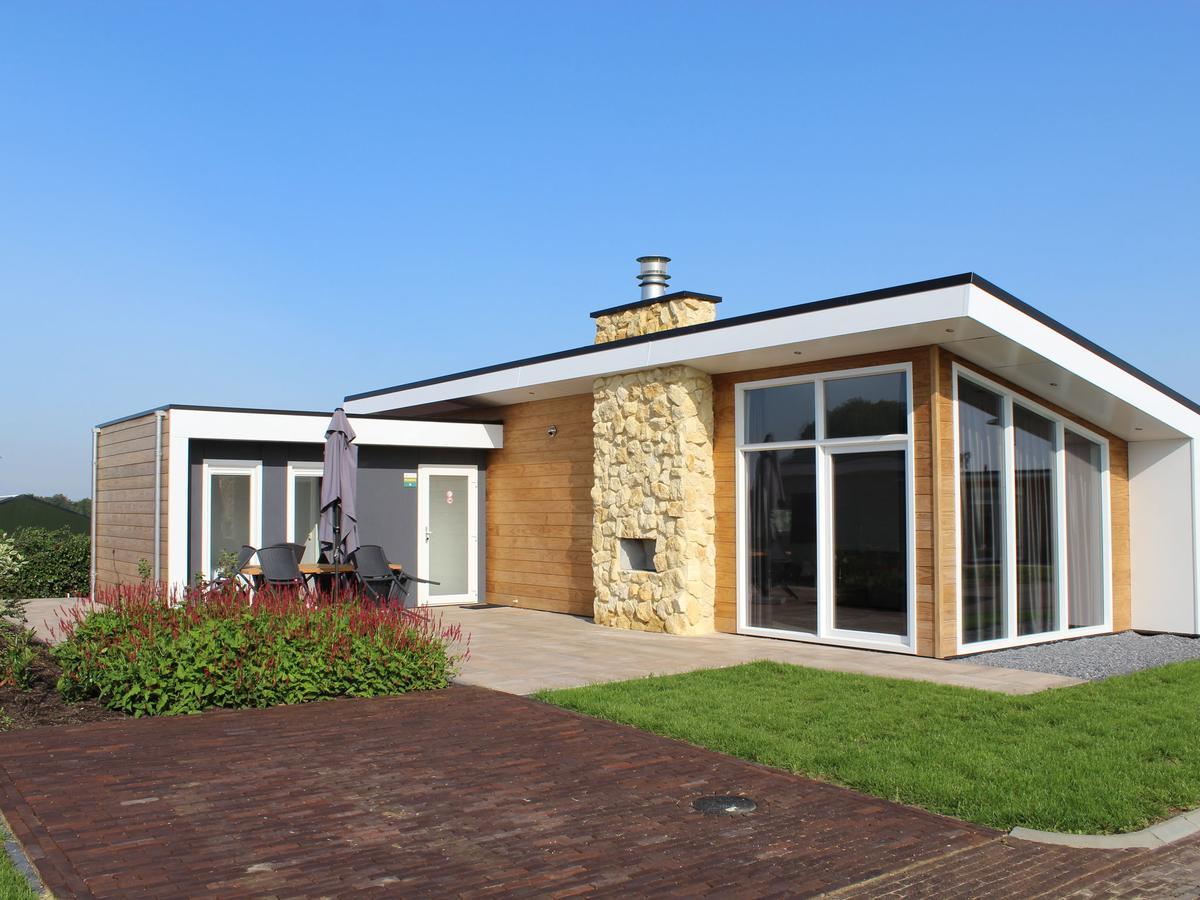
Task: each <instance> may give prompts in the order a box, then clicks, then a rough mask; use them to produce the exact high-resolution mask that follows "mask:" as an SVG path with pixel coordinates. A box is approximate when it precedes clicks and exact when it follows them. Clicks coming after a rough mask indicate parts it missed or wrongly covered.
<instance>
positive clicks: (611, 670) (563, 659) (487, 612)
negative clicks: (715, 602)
mask: <svg viewBox="0 0 1200 900" xmlns="http://www.w3.org/2000/svg"><path fill="white" fill-rule="evenodd" d="M442 615H443V616H444V617H445V621H447V622H456V623H458V624H460V625H462V627H463V630H464V631H466V632H469V633H470V635H471V658H470V659H469V660H468V662H467V664H466V666H465V667H464V669H463V673H462V675H461V677H460V678H459V681H460V682H461V683H463V684H475V685H480V686H483V687H489V688H492V689H494V690H498V691H506V692H508V693H510V694H531V693H533V692H534V691H539V690H544V689H549V688H564V687H577V686H579V685H582V684H595V683H597V682H603V681H622V680H624V679H628V678H640V677H643V676H646V675H667V674H672V673H675V672H689V671H691V670H693V669H706V668H721V667H725V666H736V665H739V664H741V663H746V662H753V661H755V660H760V659H770V660H775V661H776V662H784V663H793V664H795V665H798V666H810V667H812V668H815V669H831V670H834V671H837V672H856V673H859V674H862V675H882V676H886V677H889V678H910V679H913V680H916V681H932V682H935V683H937V684H952V685H957V686H958V687H969V688H980V689H982V690H987V691H999V692H1001V693H1005V694H1032V693H1035V692H1037V691H1043V690H1046V689H1047V688H1055V687H1066V686H1068V685H1072V684H1080V683H1081V682H1080V681H1078V680H1077V679H1074V678H1066V677H1064V676H1062V675H1047V674H1044V673H1041V672H1022V671H1019V670H1017V669H1000V668H992V667H988V666H976V665H970V664H968V663H959V662H953V661H950V660H939V659H927V658H925V657H920V656H910V655H908V654H903V653H878V652H874V651H870V650H851V649H847V648H845V647H830V646H827V645H822V644H803V643H799V642H796V641H777V640H772V639H770V638H760V637H747V636H744V635H736V634H712V635H704V636H701V637H680V636H676V635H670V634H651V633H648V632H644V631H623V630H619V629H615V628H607V627H605V626H600V625H594V624H593V623H592V622H591V620H590V619H583V618H579V617H577V616H564V615H558V614H556V613H545V612H537V611H535V610H530V609H515V608H512V607H486V608H467V607H458V608H447V609H445V610H443V611H442Z"/></svg>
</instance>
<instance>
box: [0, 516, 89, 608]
mask: <svg viewBox="0 0 1200 900" xmlns="http://www.w3.org/2000/svg"><path fill="white" fill-rule="evenodd" d="M11 539H12V545H13V551H14V552H15V554H16V556H17V557H18V559H19V564H18V565H17V567H16V569H15V570H14V571H11V572H8V573H5V572H3V571H0V597H4V598H10V599H15V598H28V597H67V596H74V597H79V596H84V595H85V594H87V592H88V585H89V580H90V567H91V559H90V556H91V541H90V540H89V538H88V536H87V535H86V534H74V533H72V532H71V531H69V530H67V529H66V528H61V529H59V530H58V531H47V530H46V529H45V528H21V529H19V530H17V531H16V532H14V533H13V535H12V536H11Z"/></svg>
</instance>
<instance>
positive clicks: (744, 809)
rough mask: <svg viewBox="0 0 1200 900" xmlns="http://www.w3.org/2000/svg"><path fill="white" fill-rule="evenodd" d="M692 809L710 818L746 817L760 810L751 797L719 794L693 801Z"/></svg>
mask: <svg viewBox="0 0 1200 900" xmlns="http://www.w3.org/2000/svg"><path fill="white" fill-rule="evenodd" d="M692 809H694V810H696V811H697V812H702V813H706V814H708V815H710V816H744V815H745V814H746V813H752V812H754V811H755V810H756V809H758V804H757V803H755V802H754V801H753V800H751V799H750V798H749V797H739V796H738V795H737V794H718V795H716V796H713V797H701V798H699V799H698V800H694V801H692Z"/></svg>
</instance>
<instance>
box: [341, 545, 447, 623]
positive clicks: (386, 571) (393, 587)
mask: <svg viewBox="0 0 1200 900" xmlns="http://www.w3.org/2000/svg"><path fill="white" fill-rule="evenodd" d="M350 559H351V561H352V562H353V563H354V577H355V579H356V580H357V581H358V583H359V586H360V587H362V589H363V593H364V594H366V595H367V597H369V598H370V599H371V600H374V601H375V602H376V603H400V604H401V605H402V606H403V607H404V608H405V609H411V608H412V607H414V606H416V602H415V600H413V598H411V597H410V596H409V592H408V586H409V585H410V584H412V583H414V582H421V583H422V584H437V583H438V582H436V581H430V580H429V579H427V578H417V577H416V576H415V575H409V574H408V573H407V572H396V571H395V570H393V569H392V567H391V565H390V564H389V563H388V558H387V554H385V553H384V552H383V548H382V547H380V546H379V545H378V544H364V545H363V546H361V547H359V548H358V549H357V550H355V551H354V552H353V553H352V554H350Z"/></svg>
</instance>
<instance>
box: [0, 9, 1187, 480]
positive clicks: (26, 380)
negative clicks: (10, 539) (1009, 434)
mask: <svg viewBox="0 0 1200 900" xmlns="http://www.w3.org/2000/svg"><path fill="white" fill-rule="evenodd" d="M1198 39H1200V4H1197V3H1178V4H1170V3H1133V2H1130V3H1126V4H1112V3H1102V2H1087V3H1040V2H1039V3H1010V2H1003V3H1001V2H996V3H993V4H988V5H984V4H974V3H962V2H956V3H948V4H932V3H921V4H913V3H895V4H887V5H885V4H868V3H821V4H801V3H732V2H730V3H701V2H678V3H646V2H639V3H628V4H626V3H616V2H588V3H582V2H580V3H576V2H561V0H560V2H554V3H546V4H535V3H503V4H501V3H479V4H468V3H458V4H455V3H422V4H415V3H410V4H406V3H399V2H357V3H355V2H336V3H335V2H329V3H324V4H303V3H296V2H287V3H265V2H255V3H240V2H239V3H233V2H230V3H213V2H192V3H145V4H139V3H121V4H111V3H87V4H83V3H80V4H54V5H51V4H45V3H37V2H29V3H23V2H8V3H6V4H4V5H3V7H0V310H2V314H3V318H2V321H3V348H4V361H5V365H4V370H5V372H6V373H7V386H6V387H7V389H6V390H5V391H4V392H3V400H0V403H2V404H3V408H2V409H0V423H3V424H2V425H0V494H3V493H10V492H17V491H24V490H30V491H35V492H38V493H53V492H56V491H64V492H66V493H68V494H71V495H73V496H83V495H86V494H87V492H88V490H89V480H88V465H89V441H90V432H89V429H90V426H91V425H92V424H94V423H97V422H100V421H103V420H106V419H109V418H114V417H116V416H120V415H123V414H126V413H130V412H135V411H138V410H141V409H145V408H147V407H151V406H154V405H156V404H160V403H165V402H178V403H211V404H227V405H247V406H278V407H287V408H304V409H319V408H330V407H332V406H334V405H335V404H336V403H337V402H338V400H339V399H340V398H341V397H342V396H343V395H344V394H346V393H350V392H355V391H362V390H369V389H373V388H377V387H383V386H387V385H391V384H395V383H397V382H402V381H408V380H411V379H415V378H421V377H426V376H431V375H438V374H443V373H446V372H450V371H456V370H459V369H462V368H466V367H471V366H476V365H483V364H486V363H491V362H498V361H503V360H506V359H511V358H515V357H518V356H523V355H527V354H532V353H538V352H545V351H549V350H555V349H561V348H564V347H569V346H576V345H580V344H585V343H588V342H589V341H590V340H591V328H592V323H591V321H590V320H589V319H588V316H587V314H588V312H589V311H591V310H593V309H596V308H599V307H602V306H608V305H612V304H615V303H620V302H624V301H627V300H631V299H634V298H635V297H636V290H637V289H636V283H635V281H634V279H633V277H632V276H633V273H634V272H635V266H634V263H633V258H634V257H635V256H638V255H639V254H642V253H646V252H660V253H666V254H668V255H670V256H672V257H674V259H675V262H674V263H673V265H672V270H673V272H674V274H675V279H674V280H673V282H672V285H673V286H674V287H677V288H686V289H691V290H699V291H706V292H711V293H717V294H721V295H723V296H724V297H725V300H726V302H725V304H724V305H723V306H722V307H721V312H722V314H724V315H726V316H728V315H734V314H737V313H741V312H750V311H753V310H758V309H763V308H767V307H771V306H778V305H783V304H787V303H794V302H800V301H803V300H809V299H817V298H821V297H826V296H831V295H837V294H844V293H850V292H854V291H860V290H869V289H871V288H876V287H882V286H886V285H891V284H898V283H901V282H906V281H913V280H918V279H923V278H929V277H934V276H938V275H945V274H951V273H955V272H960V271H965V270H974V271H977V272H979V273H980V274H982V275H984V276H985V277H987V278H990V279H991V280H993V281H995V282H996V283H998V284H1000V285H1001V286H1002V287H1004V288H1006V289H1008V290H1009V291H1012V292H1013V293H1015V294H1016V295H1017V296H1019V297H1021V298H1022V299H1024V300H1026V301H1028V302H1030V303H1032V304H1034V305H1035V306H1037V307H1039V308H1041V309H1043V310H1044V311H1046V312H1047V313H1049V314H1050V315H1053V316H1055V317H1057V318H1059V319H1061V320H1062V321H1064V322H1066V323H1067V324H1068V325H1071V326H1073V327H1075V328H1077V329H1078V330H1080V331H1082V332H1083V333H1084V334H1086V335H1087V336H1088V337H1091V338H1092V339H1094V340H1097V341H1099V342H1100V343H1101V344H1103V345H1104V346H1106V347H1108V348H1110V349H1111V350H1113V351H1114V352H1116V353H1118V354H1120V355H1122V356H1124V357H1125V358H1127V359H1129V360H1130V361H1131V362H1133V363H1134V364H1136V365H1138V366H1141V367H1143V368H1145V369H1146V370H1148V371H1149V372H1150V373H1151V374H1153V375H1156V376H1158V377H1159V378H1162V379H1163V380H1164V381H1166V382H1167V383H1168V384H1170V385H1172V386H1173V387H1176V388H1178V389H1180V390H1182V391H1183V392H1184V393H1187V394H1190V395H1191V396H1200V371H1198V369H1197V350H1196V342H1197V335H1198V332H1200V329H1198V328H1197V326H1198V325H1200V310H1198V305H1200V288H1198V287H1197V285H1200V240H1198V238H1200V224H1198V223H1200V174H1198V171H1197V168H1198V164H1200V148H1198V147H1197V144H1198V138H1200V115H1198V109H1200V107H1198V105H1197V104H1198V100H1197V98H1198V97H1200V61H1198V60H1200V57H1198V56H1197V53H1196V49H1195V48H1196V46H1197V42H1198ZM339 323H341V324H339ZM337 329H341V331H342V332H343V340H345V341H346V342H348V343H355V342H357V344H358V349H357V351H356V352H355V353H354V359H353V361H352V362H351V363H349V364H346V365H342V366H333V365H330V364H329V363H327V362H325V361H323V360H322V359H321V358H319V357H318V356H317V355H316V352H315V351H316V347H317V344H318V342H319V341H321V340H322V338H323V337H327V336H328V335H329V334H330V333H331V332H333V331H335V330H337Z"/></svg>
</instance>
